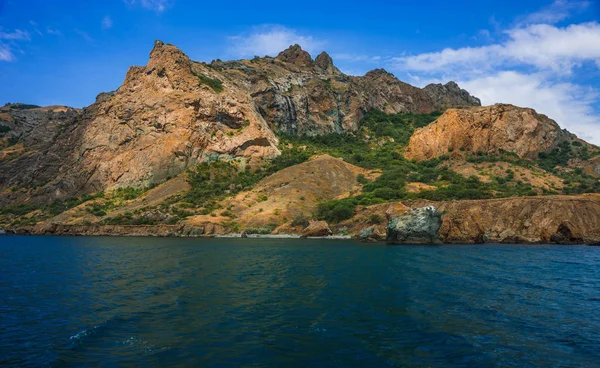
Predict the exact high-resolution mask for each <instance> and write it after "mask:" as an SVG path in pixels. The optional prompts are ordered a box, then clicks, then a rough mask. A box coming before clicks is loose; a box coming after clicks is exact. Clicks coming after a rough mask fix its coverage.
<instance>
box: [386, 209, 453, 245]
mask: <svg viewBox="0 0 600 368" xmlns="http://www.w3.org/2000/svg"><path fill="white" fill-rule="evenodd" d="M441 225H442V213H441V212H440V211H438V210H437V209H436V208H435V207H433V206H427V207H422V208H414V209H411V210H409V211H406V212H404V213H403V214H401V215H399V216H396V217H392V218H391V219H390V221H389V223H388V226H387V241H388V243H392V244H440V243H441V241H440V239H439V238H438V230H439V228H440V226H441Z"/></svg>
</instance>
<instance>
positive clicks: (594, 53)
mask: <svg viewBox="0 0 600 368" xmlns="http://www.w3.org/2000/svg"><path fill="white" fill-rule="evenodd" d="M505 33H506V34H507V35H508V37H509V39H508V40H507V41H506V42H504V43H498V44H492V45H487V46H481V47H463V48H459V49H444V50H442V51H439V52H432V53H424V54H420V55H414V56H405V57H397V58H394V64H395V66H396V67H397V68H398V69H403V70H413V71H420V72H438V71H439V70H440V69H446V70H448V69H462V70H464V69H465V68H476V69H478V70H484V71H485V70H493V69H494V68H496V67H498V66H502V65H529V66H534V67H536V68H541V69H552V70H554V71H556V72H561V73H570V72H571V71H572V69H573V68H574V67H575V66H579V65H581V64H582V63H583V62H588V61H589V62H595V61H597V60H599V59H600V24H598V23H597V22H591V23H584V24H572V25H570V26H567V27H563V28H557V27H554V26H551V25H547V24H536V25H531V26H527V27H525V28H514V29H510V30H508V31H506V32H505Z"/></svg>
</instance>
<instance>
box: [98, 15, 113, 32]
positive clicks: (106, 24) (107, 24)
mask: <svg viewBox="0 0 600 368" xmlns="http://www.w3.org/2000/svg"><path fill="white" fill-rule="evenodd" d="M101 26H102V29H111V28H112V26H113V21H112V19H111V18H110V16H108V15H107V16H105V17H104V18H102V22H101Z"/></svg>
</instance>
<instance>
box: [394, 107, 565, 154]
mask: <svg viewBox="0 0 600 368" xmlns="http://www.w3.org/2000/svg"><path fill="white" fill-rule="evenodd" d="M575 138H576V137H575V136H574V135H573V134H571V133H569V132H567V131H566V130H562V129H560V127H559V126H558V124H556V122H555V121H554V120H551V119H549V118H548V117H547V116H545V115H542V114H538V113H536V112H535V110H533V109H528V108H521V107H517V106H513V105H503V104H498V105H494V106H485V107H474V108H469V109H449V110H447V111H446V112H445V113H444V114H443V115H442V116H440V117H439V118H438V119H437V120H436V121H435V122H433V123H432V124H430V125H428V126H426V127H424V128H421V129H417V130H416V131H415V133H414V134H413V136H412V137H411V138H410V142H409V144H408V147H407V149H406V152H405V156H406V157H407V158H409V159H416V160H426V159H430V158H434V157H439V156H442V155H448V154H451V155H454V156H463V155H466V154H468V153H477V152H479V153H484V154H489V155H495V154H498V153H500V152H502V151H505V152H512V153H515V154H517V155H518V156H519V157H521V158H537V157H538V154H539V152H546V151H550V150H551V149H553V148H554V147H556V146H557V145H558V144H559V143H560V142H563V141H569V142H570V141H571V140H573V139H575Z"/></svg>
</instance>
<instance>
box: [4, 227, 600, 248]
mask: <svg viewBox="0 0 600 368" xmlns="http://www.w3.org/2000/svg"><path fill="white" fill-rule="evenodd" d="M2 235H4V236H5V237H11V236H73V237H76V236H100V237H155V238H168V237H178V238H200V239H244V238H248V239H307V240H355V241H360V242H362V243H365V244H388V243H387V242H386V240H385V239H380V240H373V239H361V238H360V237H359V236H358V235H355V236H352V235H329V236H302V235H300V234H242V233H232V234H202V233H201V229H194V228H189V227H186V226H184V225H157V226H153V225H85V226H84V225H59V226H58V225H54V226H52V227H51V228H44V229H40V228H37V229H36V228H35V227H23V228H19V229H15V230H11V229H8V230H7V229H4V234H2ZM447 240H448V239H444V238H442V239H441V241H442V242H441V244H440V243H431V244H424V245H438V246H439V245H451V244H473V245H476V244H528V245H542V244H559V245H587V246H600V239H591V240H589V241H583V242H569V241H562V242H561V241H557V239H549V240H547V241H546V240H544V239H534V240H532V239H528V238H521V237H509V238H507V239H504V240H502V241H498V240H497V239H485V238H484V239H476V240H477V241H471V242H456V241H447ZM395 244H398V245H402V243H395ZM406 244H412V243H406Z"/></svg>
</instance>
